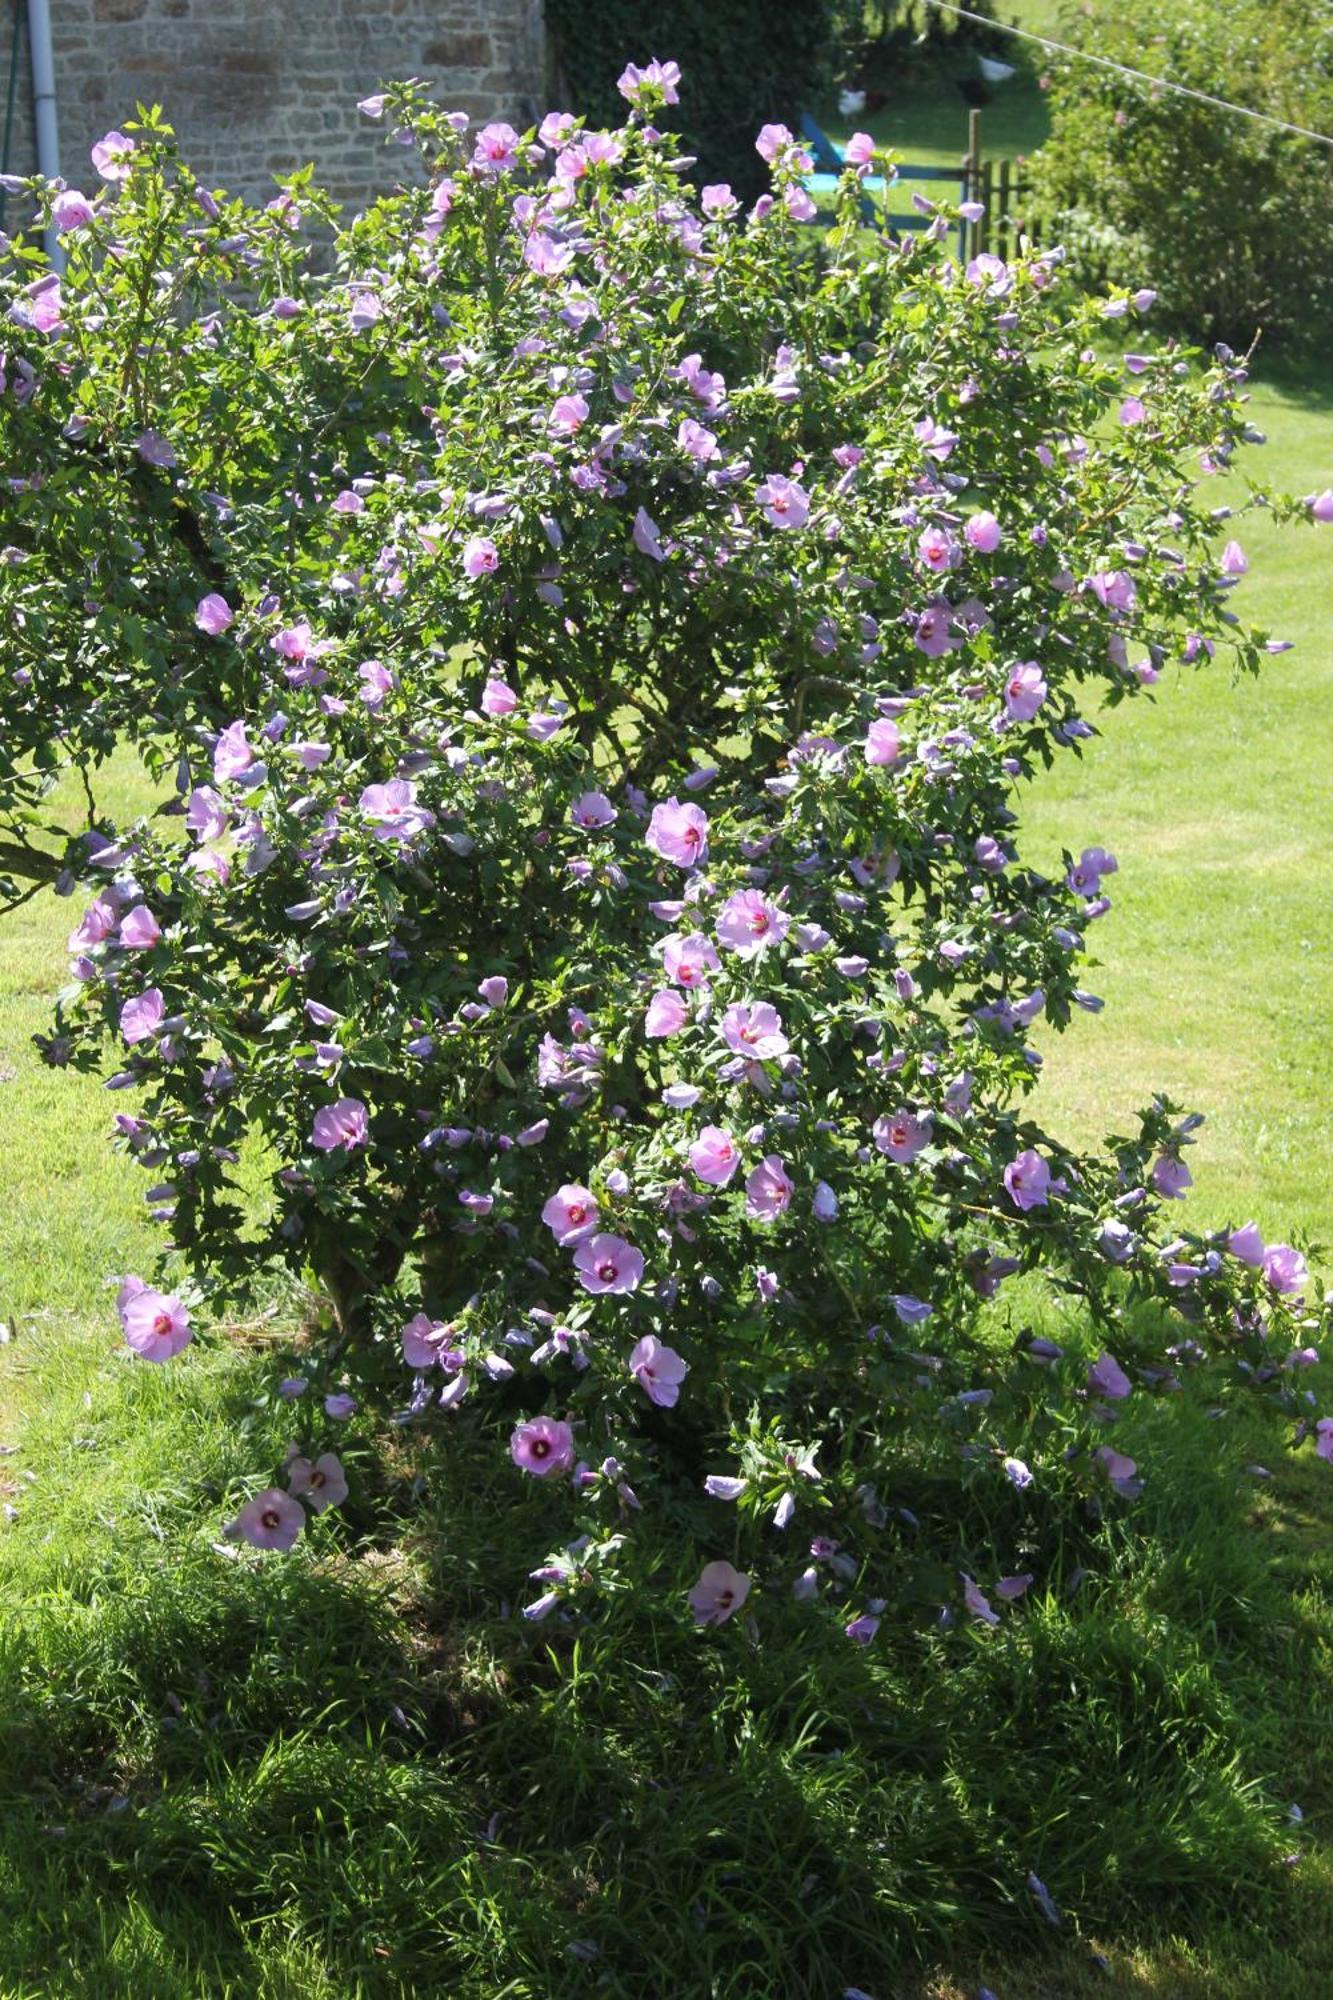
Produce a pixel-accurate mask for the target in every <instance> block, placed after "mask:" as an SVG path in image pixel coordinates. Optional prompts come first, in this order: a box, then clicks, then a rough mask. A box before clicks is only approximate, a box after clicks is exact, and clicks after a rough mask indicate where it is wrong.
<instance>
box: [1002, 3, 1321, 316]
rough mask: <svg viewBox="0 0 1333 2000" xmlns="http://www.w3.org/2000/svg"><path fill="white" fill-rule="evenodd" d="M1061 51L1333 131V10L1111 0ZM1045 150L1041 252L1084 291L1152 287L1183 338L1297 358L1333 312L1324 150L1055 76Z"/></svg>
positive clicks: (1124, 89) (1154, 99)
mask: <svg viewBox="0 0 1333 2000" xmlns="http://www.w3.org/2000/svg"><path fill="white" fill-rule="evenodd" d="M1065 38H1066V39H1070V38H1073V39H1076V40H1078V41H1079V42H1080V43H1081V44H1082V45H1083V46H1085V47H1086V48H1088V49H1089V50H1090V51H1092V52H1093V53H1095V54H1097V55H1100V56H1107V57H1110V58H1111V59H1112V60H1115V61H1118V62H1121V63H1126V64H1129V65H1132V66H1133V67H1134V68H1136V69H1139V70H1142V71H1146V72H1147V73H1148V74H1150V75H1154V76H1162V77H1168V78H1170V79H1171V80H1172V81H1174V82H1177V83H1182V84H1186V85H1188V86H1190V87H1191V88H1193V89H1196V90H1200V91H1205V92H1208V93H1210V94H1212V95H1214V96H1217V97H1221V98H1225V99H1226V100H1228V101H1229V102H1231V103H1234V104H1239V105H1242V106H1245V107H1247V108H1249V109H1251V110H1255V111H1263V112H1266V113H1268V114H1269V115H1270V116H1273V117H1275V118H1280V119H1284V120H1287V121H1289V122H1290V123H1293V124H1298V125H1303V126H1305V127H1307V128H1310V129H1312V130H1313V131H1316V132H1323V133H1333V13H1331V12H1330V10H1329V8H1328V7H1327V6H1326V5H1320V6H1314V7H1312V6H1310V5H1309V4H1308V0H1172V5H1170V6H1169V7H1163V6H1162V5H1160V4H1159V0H1117V4H1116V5H1114V6H1109V5H1104V4H1098V5H1097V6H1096V7H1095V8H1083V9H1079V10H1078V11H1076V12H1071V14H1070V16H1069V18H1068V21H1067V23H1066V27H1065ZM1049 67H1050V77H1051V82H1050V104H1051V121H1052V122H1051V136H1050V138H1049V140H1048V141H1047V143H1046V145H1045V146H1044V147H1043V148H1042V150H1041V152H1040V153H1039V154H1037V155H1036V157H1035V159H1034V161H1033V163H1032V165H1033V173H1034V177H1035V196H1036V201H1037V203H1038V205H1039V206H1040V207H1042V208H1043V211H1044V213H1045V214H1046V216H1047V218H1048V220H1047V222H1046V225H1045V227H1046V233H1047V236H1048V238H1051V237H1058V238H1059V240H1061V241H1063V242H1065V243H1066V244H1068V246H1069V248H1070V249H1071V251H1072V252H1073V253H1074V256H1075V258H1076V260H1077V264H1078V267H1079V269H1080V271H1081V272H1082V274H1083V275H1084V277H1085V278H1086V279H1087V280H1088V281H1089V282H1090V283H1093V284H1102V283H1104V282H1106V281H1107V280H1108V279H1114V280H1116V281H1118V282H1121V283H1126V284H1148V285H1153V286H1155V287H1156V288H1157V289H1158V291H1159V292H1160V294H1161V300H1162V305H1163V308H1164V310H1165V311H1166V313H1167V314H1168V315H1169V318H1170V321H1171V323H1172V324H1173V325H1175V326H1176V327H1178V328H1180V329H1182V330H1183V331H1185V332H1186V333H1187V334H1188V335H1190V336H1191V337H1199V336H1206V337H1208V338H1210V339H1222V340H1226V341H1228V342H1230V343H1231V344H1232V345H1233V346H1235V347H1238V348H1244V347H1248V345H1249V343H1250V341H1251V340H1252V339H1253V337H1254V335H1255V333H1256V332H1260V331H1261V332H1262V333H1263V335H1264V338H1265V339H1266V340H1268V339H1270V338H1275V339H1283V340H1289V341H1291V342H1292V343H1294V344H1297V345H1302V344H1303V345H1313V344H1314V343H1316V342H1317V341H1318V340H1319V339H1320V338H1322V337H1326V335H1327V330H1328V325H1329V319H1330V313H1333V150H1330V148H1328V147H1326V146H1318V145H1315V144H1313V143H1311V142H1309V141H1306V140H1303V139H1299V138H1295V137H1292V136H1290V135H1288V134H1285V133H1282V132H1279V131H1276V130H1274V129H1273V128H1272V127H1270V126H1265V125H1261V124H1258V123H1257V122H1255V121H1254V120H1253V119H1249V118H1245V117H1240V116H1236V115H1233V114H1230V113H1228V112H1225V111H1222V110H1219V109H1217V108H1216V107H1215V106H1213V105H1209V104H1203V103H1198V102H1195V101H1193V100H1191V99H1189V98H1184V97H1180V96H1178V95H1177V94H1175V93H1174V92H1169V91H1155V90H1153V89H1151V88H1149V87H1147V86H1144V85H1140V84H1137V83H1134V82H1132V81H1130V80H1129V79H1126V78H1121V77H1118V76H1116V75H1114V74H1112V73H1111V72H1110V71H1108V70H1105V69H1101V68H1098V67H1096V66H1094V65H1093V64H1091V63H1087V62H1078V61H1063V60H1061V59H1057V58H1052V60H1051V63H1050V66H1049Z"/></svg>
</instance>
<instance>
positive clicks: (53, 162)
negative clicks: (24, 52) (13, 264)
mask: <svg viewBox="0 0 1333 2000" xmlns="http://www.w3.org/2000/svg"><path fill="white" fill-rule="evenodd" d="M28 48H29V51H30V52H31V55H32V119H33V126H34V128H35V131H36V134H37V171H38V173H39V174H44V175H45V176H46V178H47V180H49V181H54V180H58V179H59V178H60V133H59V130H58V128H57V125H56V61H55V51H54V49H53V48H52V45H51V0H28ZM46 254H47V257H48V258H49V259H50V262H51V265H52V268H53V269H54V270H57V271H61V270H63V269H64V267H65V252H64V249H63V247H62V245H61V242H60V236H59V232H58V231H57V230H56V229H54V228H51V229H48V230H47V231H46Z"/></svg>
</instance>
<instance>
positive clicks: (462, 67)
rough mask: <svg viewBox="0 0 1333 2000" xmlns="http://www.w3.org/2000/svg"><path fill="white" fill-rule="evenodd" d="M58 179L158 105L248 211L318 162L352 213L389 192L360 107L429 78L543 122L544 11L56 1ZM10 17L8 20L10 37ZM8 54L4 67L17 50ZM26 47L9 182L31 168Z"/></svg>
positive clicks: (409, 0) (367, 2)
mask: <svg viewBox="0 0 1333 2000" xmlns="http://www.w3.org/2000/svg"><path fill="white" fill-rule="evenodd" d="M50 7H51V26H52V37H53V41H54V45H55V68H56V92H57V100H58V113H59V120H60V158H61V170H62V172H63V174H64V176H65V179H66V180H67V181H69V182H70V183H71V184H72V185H73V186H76V187H77V186H80V185H82V186H84V187H87V186H88V184H89V181H90V179H92V178H93V176H92V170H91V168H90V167H89V165H88V149H89V147H90V146H91V145H92V144H93V142H94V141H95V140H97V139H100V138H101V136H102V134H103V133H104V132H105V131H107V130H108V129H109V128H110V127H112V126H115V125H118V124H120V123H121V122H122V120H124V119H125V118H127V117H132V116H133V113H134V107H135V105H136V104H137V103H140V102H142V103H144V104H154V103H156V104H160V105H161V106H162V108H163V110H164V111H165V113H166V116H167V118H168V120H169V121H170V123H171V124H172V125H173V126H174V127H175V129H176V132H177V134H178V136H179V138H180V141H181V146H182V150H183V151H184V154H185V156H186V158H187V159H188V160H189V161H190V162H191V164H192V165H193V166H194V167H195V168H196V169H197V171H198V173H199V175H200V178H201V179H202V180H203V181H204V182H205V184H206V185H207V186H210V187H225V188H226V189H227V190H228V191H229V192H230V193H233V194H243V195H247V196H250V197H255V196H267V195H268V194H270V193H271V192H272V186H273V183H272V176H273V175H274V174H275V173H285V172H288V171H290V170H291V169H292V168H294V167H299V166H304V165H305V164H306V163H307V162H308V161H311V160H313V161H314V163H315V170H316V178H317V179H318V180H320V181H321V182H322V183H323V184H324V185H325V186H326V187H328V188H329V189H330V190H331V192H332V193H333V194H335V195H336V196H338V197H339V199H341V200H351V201H353V202H355V201H356V200H357V199H358V198H360V197H363V196H365V195H366V194H368V193H369V192H371V191H372V190H378V189H379V188H381V187H383V186H384V185H386V183H387V182H388V181H389V180H391V178H392V172H391V165H390V162H389V161H386V159H385V156H384V151H383V140H384V134H383V130H382V128H381V127H379V126H376V125H372V124H370V123H368V121H367V120H366V119H365V118H363V117H362V116H361V115H360V114H359V113H358V111H357V109H356V101H357V99H358V98H360V97H367V96H369V95H370V94H371V92H372V91H374V90H375V88H376V86H377V85H379V84H381V83H383V82H385V81H388V80H391V79H395V78H401V77H407V76H416V77H422V78H425V79H427V80H428V81H430V82H431V84H432V85H433V86H434V87H435V89H436V91H437V93H438V94H439V95H440V97H441V98H442V100H443V101H444V102H446V103H447V104H448V105H449V106H450V107H457V108H459V109H461V110H464V111H467V112H469V113H470V114H471V115H472V117H473V118H474V119H477V120H485V119H488V118H507V119H509V120H510V121H511V122H512V123H514V124H516V125H518V126H519V127H520V129H521V128H522V127H523V126H524V125H526V124H530V123H531V122H532V121H533V118H534V117H535V116H537V115H539V114H540V112H541V111H543V110H545V109H547V106H546V104H545V102H544V65H545V44H544V38H543V30H542V0H50ZM11 18H12V17H9V16H8V10H7V9H6V10H4V12H0V21H4V22H5V25H6V27H7V26H8V25H9V21H10V19H11ZM5 46H6V52H7V44H6V45H5ZM31 90H32V84H31V72H30V70H29V68H28V61H27V46H26V36H25V38H24V49H23V70H22V75H21V78H20V101H21V129H20V131H19V133H18V135H17V139H18V142H19V143H17V144H16V145H15V147H14V149H13V158H12V170H13V171H15V172H19V173H23V172H30V171H31V170H32V167H33V164H34V162H33V159H32V138H31V115H30V100H31Z"/></svg>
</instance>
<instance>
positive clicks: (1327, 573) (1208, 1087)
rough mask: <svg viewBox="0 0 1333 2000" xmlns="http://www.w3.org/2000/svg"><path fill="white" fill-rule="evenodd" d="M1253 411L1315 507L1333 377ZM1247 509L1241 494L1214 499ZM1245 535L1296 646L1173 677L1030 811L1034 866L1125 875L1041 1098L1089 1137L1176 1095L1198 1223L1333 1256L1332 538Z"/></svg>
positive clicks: (1253, 575)
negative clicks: (1184, 1107) (1102, 850)
mask: <svg viewBox="0 0 1333 2000" xmlns="http://www.w3.org/2000/svg"><path fill="white" fill-rule="evenodd" d="M1261 374H1262V370H1261ZM1252 407H1253V415H1254V420H1255V422H1256V423H1257V424H1258V426H1259V428H1260V429H1261V430H1263V431H1264V432H1265V433H1266V435H1267V437H1268V439H1269V442H1268V444H1267V445H1266V446H1264V447H1262V448H1261V449H1258V450H1256V451H1254V452H1253V453H1252V454H1251V455H1250V456H1251V458H1252V461H1253V465H1254V470H1255V473H1256V475H1258V476H1261V477H1263V478H1264V479H1265V480H1266V481H1267V482H1268V483H1270V484H1272V485H1273V486H1275V487H1277V488H1279V489H1285V490H1288V491H1294V492H1296V493H1302V494H1303V493H1309V492H1311V491H1317V490H1321V489H1322V488H1323V487H1325V486H1328V485H1329V484H1330V483H1333V373H1325V375H1324V376H1323V377H1322V379H1313V380H1304V381H1296V380H1286V381H1281V380H1279V381H1278V382H1267V383H1266V382H1263V381H1262V380H1261V382H1260V384H1259V386H1258V387H1257V388H1256V390H1255V394H1254V400H1253V406H1252ZM1239 497H1240V488H1239V482H1238V481H1233V482H1231V483H1230V484H1229V486H1228V487H1227V488H1220V489H1219V491H1218V494H1217V501H1218V504H1222V503H1223V502H1224V501H1227V500H1234V499H1237V498H1239ZM1232 532H1234V533H1235V534H1236V536H1237V537H1238V539H1239V540H1240V541H1241V543H1242V545H1243V546H1244V548H1245V551H1246V554H1247V555H1248V557H1249V559H1250V564H1251V569H1250V574H1249V575H1248V576H1247V577H1246V579H1245V580H1244V582H1243V584H1242V585H1241V588H1240V590H1239V592H1238V593H1237V595H1236V597H1235V599H1234V600H1233V602H1234V604H1235V607H1236V609H1237V610H1238V611H1240V612H1242V613H1244V614H1245V615H1246V616H1248V617H1249V618H1250V619H1251V620H1252V621H1253V622H1255V623H1256V624H1259V625H1261V626H1263V627H1264V628H1266V629H1267V630H1268V631H1270V632H1271V633H1273V634H1274V635H1276V636H1278V637H1281V638H1286V639H1290V640H1292V641H1293V642H1294V650H1293V651H1291V652H1289V653H1284V654H1281V655H1279V656H1277V657H1275V658H1272V659H1269V660H1268V661H1267V662H1266V663H1265V667H1264V671H1263V673H1262V675H1261V676H1260V677H1259V678H1258V679H1257V680H1253V679H1250V678H1248V677H1247V678H1244V679H1241V680H1237V679H1235V677H1234V676H1233V675H1232V673H1231V671H1230V668H1229V667H1228V666H1227V665H1225V664H1223V663H1221V662H1220V661H1219V662H1217V663H1215V664H1214V665H1212V666H1211V667H1208V668H1204V669H1199V670H1197V671H1196V670H1194V669H1191V668H1186V667H1180V666H1172V667H1171V668H1169V669H1168V670H1167V671H1166V672H1165V673H1164V674H1163V677H1162V680H1161V682H1160V683H1159V685H1158V687H1157V688H1156V690H1155V691H1154V695H1155V698H1154V700H1153V701H1152V702H1147V701H1136V702H1133V703H1130V704H1127V705H1126V706H1124V707H1121V708H1120V709H1118V710H1116V711H1115V712H1114V713H1113V714H1112V715H1111V716H1109V718H1108V719H1107V720H1106V722H1105V734H1104V735H1103V737H1102V738H1101V740H1100V741H1098V742H1095V743H1093V744H1091V745H1090V746H1089V747H1088V754H1087V756H1086V757H1085V758H1084V759H1083V760H1082V761H1081V762H1080V761H1078V760H1076V759H1075V758H1073V757H1072V756H1071V757H1069V758H1067V759H1065V760H1064V761H1063V762H1062V763H1061V764H1060V765H1058V766H1057V768H1056V770H1055V771H1054V772H1053V773H1052V774H1051V775H1050V776H1049V777H1045V778H1043V779H1042V780H1041V782H1040V783H1038V784H1036V785H1034V786H1033V787H1032V789H1031V792H1030V795H1029V796H1028V798H1027V799H1026V800H1025V801H1024V802H1023V805H1022V808H1021V811H1022V817H1023V822H1024V826H1025V829H1026V845H1027V847H1028V849H1029V850H1030V851H1031V852H1032V854H1033V856H1034V857H1035V858H1038V859H1045V860H1047V861H1052V860H1055V859H1058V856H1059V853H1060V851H1061V849H1062V848H1067V849H1069V850H1071V851H1073V852H1074V853H1077V852H1078V851H1079V849H1080V848H1082V847H1084V846H1087V845H1091V844H1099V845H1102V846H1105V847H1109V848H1110V849H1111V850H1112V851H1113V852H1114V853H1115V854H1116V855H1117V857H1118V859H1119V861H1120V873H1119V874H1118V875H1117V876H1116V877H1114V878H1113V880H1112V881H1111V883H1110V885H1109V886H1110V890H1111V893H1112V896H1113V901H1114V907H1113V909H1112V911H1111V913H1110V915H1109V916H1107V917H1106V918H1104V919H1103V920H1102V921H1101V922H1100V923H1099V924H1098V925H1097V926H1096V928H1095V930H1094V931H1093V932H1092V934H1091V941H1092V943H1093V945H1094V947H1095V950H1096V952H1097V955H1098V956H1099V957H1100V959H1101V961H1102V963H1101V966H1100V968H1099V969H1098V970H1096V971H1095V972H1094V973H1092V974H1090V975H1089V978H1088V981H1087V983H1088V985H1089V986H1090V987H1091V988H1092V989H1093V990H1094V991H1095V992H1097V993H1099V994H1100V995H1101V996H1102V997H1103V998H1104V999H1105V1001H1106V1010H1105V1012H1104V1013H1103V1014H1100V1015H1096V1016H1089V1015H1080V1016H1079V1017H1078V1018H1077V1020H1076V1021H1075V1023H1074V1025H1073V1026H1072V1027H1071V1028H1070V1030H1069V1032H1068V1033H1067V1034H1066V1035H1064V1036H1063V1037H1062V1038H1061V1039H1060V1040H1059V1041H1057V1042H1055V1043H1053V1044H1052V1043H1050V1042H1047V1043H1046V1044H1044V1045H1043V1046H1044V1048H1045V1050H1046V1055H1047V1061H1046V1069H1045V1074H1044V1078H1043V1082H1042V1086H1041V1091H1040V1096H1039V1102H1040V1104H1041V1108H1042V1111H1043V1114H1044V1116H1045V1117H1046V1118H1047V1119H1048V1121H1050V1122H1051V1123H1052V1124H1053V1125H1054V1126H1055V1127H1056V1129H1057V1130H1063V1131H1067V1132H1068V1133H1069V1134H1070V1136H1071V1137H1076V1138H1078V1139H1081V1140H1086V1139H1089V1138H1097V1137H1099V1136H1101V1135H1102V1134H1103V1133H1105V1132H1108V1131H1112V1130H1115V1131H1124V1130H1126V1129H1128V1128H1127V1125H1126V1120H1127V1119H1128V1118H1129V1117H1130V1116H1131V1114H1132V1112H1133V1110H1134V1108H1135V1107H1136V1106H1137V1105H1139V1104H1141V1103H1144V1102H1145V1101H1146V1098H1147V1095H1148V1093H1149V1092H1150V1091H1151V1090H1154V1089H1158V1090H1164V1091H1165V1092H1166V1093H1167V1094H1168V1095H1169V1096H1171V1097H1172V1098H1174V1099H1176V1100H1177V1101H1178V1102H1183V1103H1186V1104H1188V1105H1190V1106H1191V1107H1197V1108H1198V1109H1200V1110H1202V1111H1203V1112H1204V1113H1205V1114H1206V1116H1207V1119H1208V1122H1207V1124H1206V1125H1205V1126H1204V1128H1203V1130H1202V1132H1201V1133H1200V1134H1199V1143H1198V1144H1197V1145H1196V1146H1195V1147H1194V1149H1193V1151H1192V1152H1191V1153H1190V1155H1189V1162H1190V1166H1191V1169H1192V1171H1193V1174H1194V1179H1195V1190H1194V1193H1193V1195H1192V1197H1191V1201H1190V1211H1191V1214H1192V1215H1193V1216H1194V1217H1195V1218H1196V1219H1197V1220H1199V1221H1201V1222H1202V1223H1204V1224H1205V1225H1206V1226H1208V1227H1220V1226H1221V1225H1222V1224H1223V1223H1225V1222H1228V1221H1231V1220H1234V1221H1237V1222H1243V1221H1245V1220H1246V1219H1247V1218H1248V1217H1249V1216H1251V1215H1255V1216H1257V1217H1258V1219H1259V1220H1260V1222H1261V1224H1262V1226H1263V1227H1264V1228H1265V1229H1266V1230H1268V1231H1269V1232H1270V1240H1271V1238H1273V1237H1276V1236H1278V1235H1280V1234H1286V1233H1288V1232H1291V1231H1296V1232H1301V1231H1304V1232H1307V1233H1308V1234H1309V1235H1311V1236H1312V1237H1313V1238H1315V1239H1316V1240H1318V1241H1319V1242H1321V1243H1323V1244H1325V1245H1329V1244H1333V1142H1331V1141H1330V1137H1329V1127H1328V1110H1329V1097H1328V1092H1329V1077H1330V1052H1329V1035H1330V1002H1329V994H1330V991H1333V925H1331V924H1330V922H1329V915H1328V911H1329V898H1328V889H1327V883H1326V879H1325V877H1326V865H1327V864H1326V858H1325V857H1326V855H1327V852H1328V845H1329V840H1330V837H1331V836H1333V783H1331V782H1330V776H1329V773H1330V770H1333V616H1331V615H1330V614H1331V613H1333V530H1329V529H1327V528H1319V527H1316V526H1309V527H1299V526H1291V527H1287V528H1278V527H1276V526H1275V525H1274V523H1273V522H1272V521H1271V520H1270V519H1268V518H1267V517H1266V515H1265V514H1263V513H1262V512H1252V513H1248V514H1246V515H1245V516H1244V517H1243V518H1242V519H1240V520H1237V521H1231V522H1228V523H1226V524H1225V525H1224V526H1222V527H1221V528H1220V529H1219V541H1220V539H1221V537H1222V536H1223V535H1226V534H1229V533H1232ZM1091 719H1093V720H1095V719H1096V718H1095V717H1094V718H1091ZM1324 1262H1325V1268H1327V1260H1326V1259H1325V1260H1324Z"/></svg>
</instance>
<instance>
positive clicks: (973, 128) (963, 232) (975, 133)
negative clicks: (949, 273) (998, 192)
mask: <svg viewBox="0 0 1333 2000" xmlns="http://www.w3.org/2000/svg"><path fill="white" fill-rule="evenodd" d="M963 176H964V178H963V200H964V201H980V199H981V113H980V112H979V111H976V110H971V111H969V112H968V114H967V158H966V159H965V160H964V161H963ZM980 242H981V232H980V228H979V226H978V225H977V224H976V223H975V222H974V223H972V225H971V226H970V228H964V229H960V230H959V232H958V254H959V256H960V257H967V256H968V255H969V252H970V254H971V255H972V256H974V257H975V256H976V254H977V249H978V246H979V245H980Z"/></svg>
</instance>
